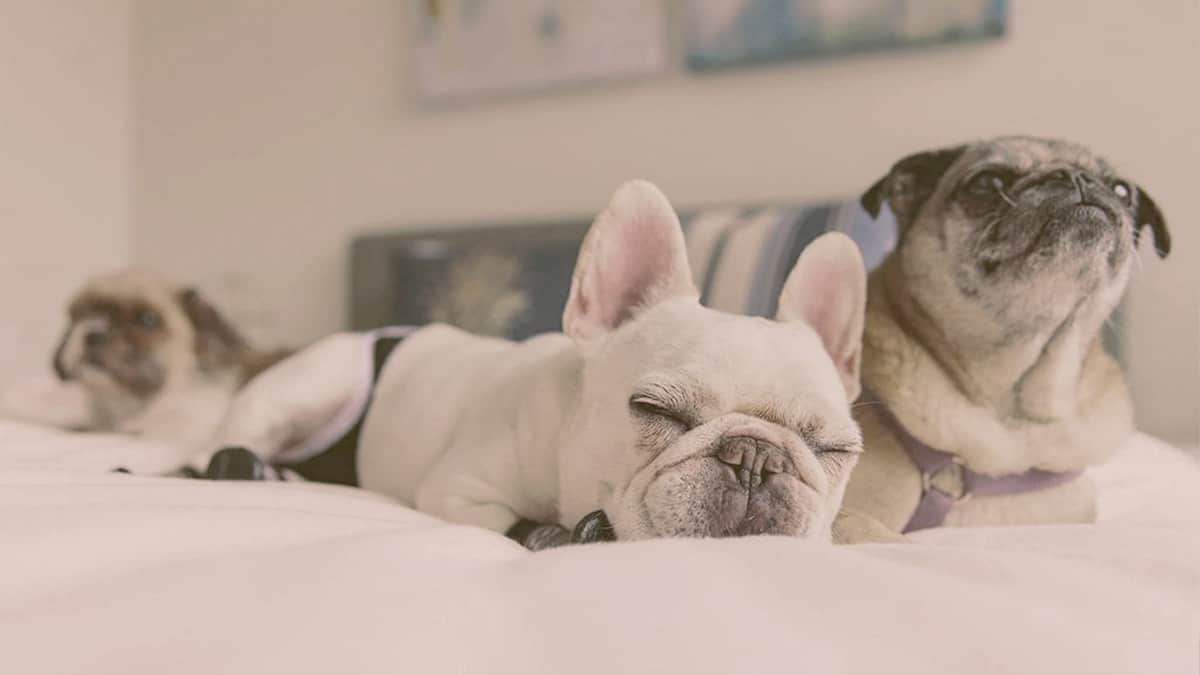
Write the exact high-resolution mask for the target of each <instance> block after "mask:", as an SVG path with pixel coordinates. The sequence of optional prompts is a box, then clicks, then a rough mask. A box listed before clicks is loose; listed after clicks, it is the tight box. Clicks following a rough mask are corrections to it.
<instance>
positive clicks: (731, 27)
mask: <svg viewBox="0 0 1200 675" xmlns="http://www.w3.org/2000/svg"><path fill="white" fill-rule="evenodd" d="M685 2H686V5H685V10H684V20H685V21H686V29H685V36H686V39H685V41H686V45H687V60H688V66H689V67H690V68H691V69H693V70H715V69H721V68H729V67H734V66H742V65H748V64H756V63H769V62H776V61H783V60H791V59H802V58H814V57H828V56H835V55H839V54H848V53H857V52H868V51H879V50H888V49H904V48H910V47H918V46H926V45H941V44H949V43H955V42H964V41H973V40H986V39H994V38H997V37H1000V36H1002V35H1004V32H1005V30H1006V27H1007V22H1008V21H1007V20H1008V2H1007V0H685Z"/></svg>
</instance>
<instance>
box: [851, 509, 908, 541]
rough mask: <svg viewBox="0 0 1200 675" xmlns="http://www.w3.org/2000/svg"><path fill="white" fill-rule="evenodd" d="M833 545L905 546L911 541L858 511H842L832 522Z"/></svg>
mask: <svg viewBox="0 0 1200 675" xmlns="http://www.w3.org/2000/svg"><path fill="white" fill-rule="evenodd" d="M833 543H835V544H907V543H912V540H911V539H909V538H908V537H905V536H904V535H903V534H900V533H899V532H896V531H894V530H892V529H891V528H889V527H888V526H887V525H884V524H883V523H881V522H879V521H878V520H876V519H875V518H872V517H871V516H869V515H867V514H865V513H862V512H860V511H850V510H847V509H842V510H841V511H839V512H838V514H837V518H835V519H834V521H833Z"/></svg>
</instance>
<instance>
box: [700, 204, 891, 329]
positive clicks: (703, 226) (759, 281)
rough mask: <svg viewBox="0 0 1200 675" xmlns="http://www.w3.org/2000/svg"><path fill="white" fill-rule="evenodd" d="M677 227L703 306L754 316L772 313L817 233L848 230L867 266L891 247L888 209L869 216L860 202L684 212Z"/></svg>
mask: <svg viewBox="0 0 1200 675" xmlns="http://www.w3.org/2000/svg"><path fill="white" fill-rule="evenodd" d="M682 222H683V231H684V237H685V238H686V239H687V245H688V257H689V259H690V261H691V264H692V274H693V276H694V278H695V281H696V287H697V288H699V289H700V293H701V296H700V297H701V301H702V302H703V303H704V304H705V305H707V306H709V307H712V308H714V309H720V310H722V311H726V312H736V313H739V314H749V315H752V316H773V315H774V314H775V310H776V304H777V303H778V300H779V292H780V291H781V290H782V289H783V283H784V281H785V280H786V279H787V275H788V273H789V272H790V271H791V270H792V266H793V265H795V264H796V259H797V258H798V257H799V256H800V252H801V251H803V250H804V247H805V246H807V245H808V244H809V243H810V242H811V241H812V240H814V239H816V238H817V237H818V236H820V235H822V234H824V233H826V232H844V233H846V234H847V235H849V236H850V237H851V238H852V239H854V241H855V242H857V243H858V246H859V248H860V249H861V250H862V253H863V259H864V260H865V261H866V264H867V268H868V269H871V268H874V267H875V266H876V265H878V264H879V263H880V262H881V261H882V260H883V258H884V256H886V255H887V254H888V252H889V251H891V250H892V248H893V247H894V246H895V244H896V221H895V219H894V218H893V217H892V215H891V212H889V211H887V210H886V209H885V210H884V212H883V213H882V214H880V216H879V218H878V219H872V218H871V216H870V215H869V214H868V213H867V212H866V211H865V210H863V208H862V206H860V205H859V203H858V202H857V201H835V202H826V203H822V204H814V205H811V206H803V207H758V208H741V209H738V208H718V209H707V210H703V211H696V212H692V213H688V214H685V215H684V216H683V218H682Z"/></svg>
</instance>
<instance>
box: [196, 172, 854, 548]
mask: <svg viewBox="0 0 1200 675" xmlns="http://www.w3.org/2000/svg"><path fill="white" fill-rule="evenodd" d="M865 295H866V281H865V271H864V267H863V262H862V258H861V256H860V254H859V252H858V249H857V247H856V246H855V244H854V243H853V242H852V241H851V240H850V239H849V238H847V237H846V236H844V235H841V234H826V235H824V236H823V237H821V238H819V239H817V240H816V241H815V242H813V243H812V244H811V245H810V246H809V247H808V248H807V249H806V250H805V251H804V253H803V255H802V256H801V258H800V259H799V261H798V262H797V263H796V266H795V268H794V269H793V270H792V272H791V274H790V276H789V277H788V279H787V282H786V285H785V287H784V289H783V292H782V295H781V297H780V302H779V313H778V317H777V318H778V320H777V321H771V320H768V319H762V318H752V317H744V316H735V315H730V314H724V313H721V312H718V311H715V310H711V309H707V308H704V307H702V306H701V305H700V303H699V301H698V293H697V291H696V289H695V287H694V285H693V282H692V275H691V272H690V270H689V268H688V262H687V256H686V252H685V247H684V239H683V233H682V231H681V229H680V226H679V221H678V219H677V218H676V215H675V212H674V210H673V209H672V208H671V205H670V204H669V203H668V202H667V199H666V197H664V196H663V195H662V193H661V192H659V190H658V189H657V188H656V187H654V186H653V185H651V184H650V183H647V182H644V181H633V182H630V183H627V184H625V185H623V186H622V187H621V188H620V189H619V190H618V191H617V193H616V195H615V196H614V197H613V199H612V202H611V203H610V204H609V206H608V208H607V209H606V210H605V211H604V212H603V213H601V214H600V216H599V217H598V218H597V219H596V221H595V222H594V224H593V225H592V228H591V230H590V231H589V232H588V235H587V237H586V239H585V240H584V242H583V246H582V249H581V251H580V255H579V260H578V263H577V265H576V268H575V272H574V277H573V280H572V283H571V290H570V297H569V299H568V302H567V306H566V310H565V312H564V314H563V327H564V329H565V332H566V335H562V334H552V335H543V336H538V337H535V338H532V339H529V340H527V341H524V342H520V343H514V342H510V341H506V340H499V339H494V338H483V337H478V336H475V335H471V334H468V333H465V332H463V331H460V330H458V329H455V328H451V327H448V326H445V325H432V326H429V327H425V328H421V329H416V330H412V331H410V332H400V331H389V330H385V331H382V332H376V333H371V334H340V335H335V336H332V337H329V338H327V339H325V340H323V341H321V342H318V343H316V344H314V345H313V346H312V347H310V348H309V349H307V350H305V351H302V352H300V353H299V354H297V355H296V356H294V357H292V358H291V359H288V360H286V361H284V362H282V363H280V364H278V365H276V366H275V367H274V368H272V369H270V370H268V371H266V372H265V373H263V374H262V375H261V376H260V377H259V378H257V379H256V380H254V381H253V382H251V383H250V384H249V386H248V387H247V388H246V389H245V390H244V391H243V392H242V393H241V394H240V395H239V397H238V398H237V399H236V400H235V401H234V403H233V405H232V407H231V410H230V414H229V416H228V418H227V419H226V422H225V424H224V428H223V430H222V432H221V433H220V434H219V437H218V439H217V440H218V441H219V443H218V445H217V447H221V446H222V445H224V446H240V447H241V448H248V449H250V450H252V451H253V452H254V453H255V454H256V455H257V456H258V457H260V458H262V459H266V460H268V461H270V462H272V463H273V464H275V465H276V466H284V467H290V468H293V469H295V470H296V471H297V472H299V473H301V474H302V475H305V476H306V477H308V478H311V479H316V480H330V481H336V482H343V483H351V484H359V485H361V486H362V487H365V488H367V489H370V490H374V491H378V492H382V493H385V494H387V495H390V496H392V497H395V498H396V499H398V500H400V501H402V502H404V503H406V504H410V505H413V506H415V507H416V508H418V509H420V510H422V511H425V512H428V513H430V514H433V515H436V516H439V517H441V518H444V519H446V520H449V521H452V522H456V523H464V524H470V525H477V526H482V527H485V528H489V529H492V530H495V531H497V532H507V533H509V534H510V536H513V537H514V538H515V539H518V540H519V541H521V542H522V543H524V544H525V545H527V546H529V547H530V548H543V547H546V546H551V545H557V544H561V543H565V542H567V541H568V540H569V539H570V537H569V533H568V529H567V528H570V527H572V526H573V525H575V524H576V523H577V522H579V521H580V520H581V519H582V518H584V517H585V515H587V514H592V513H595V512H597V511H602V512H603V514H606V515H607V518H608V520H609V521H611V523H604V525H603V526H604V527H608V528H611V530H612V533H613V534H614V535H615V538H617V539H622V540H625V539H643V538H648V537H659V536H695V537H722V536H738V535H750V534H779V535H792V536H799V537H808V538H815V539H823V540H829V539H830V536H831V534H830V528H831V524H832V522H833V519H834V516H835V515H836V514H837V511H838V508H839V506H840V504H841V501H842V493H843V491H844V489H845V486H846V483H847V480H848V477H849V475H850V471H851V469H852V468H853V467H854V464H855V462H856V461H857V459H858V455H859V453H860V452H861V450H862V441H861V436H860V432H859V429H858V427H857V425H856V424H855V422H854V420H853V418H852V416H851V414H850V402H851V401H853V400H854V399H855V397H857V395H858V393H859V382H858V379H859V360H860V352H861V338H862V331H863V321H864V319H863V312H864V305H865V301H866V298H865ZM339 439H340V441H339ZM331 447H332V448H333V449H330V448H331ZM202 459H207V458H202ZM214 463H216V459H215V458H214ZM211 469H212V467H211V465H210V473H211ZM218 473H219V472H218ZM218 477H219V476H218Z"/></svg>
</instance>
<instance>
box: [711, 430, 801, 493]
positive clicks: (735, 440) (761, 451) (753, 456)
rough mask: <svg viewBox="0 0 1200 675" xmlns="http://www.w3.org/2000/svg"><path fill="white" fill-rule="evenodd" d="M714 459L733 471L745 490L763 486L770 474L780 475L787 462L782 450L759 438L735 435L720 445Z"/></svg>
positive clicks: (785, 454) (785, 453)
mask: <svg viewBox="0 0 1200 675" xmlns="http://www.w3.org/2000/svg"><path fill="white" fill-rule="evenodd" d="M717 459H718V460H720V461H721V463H723V464H726V465H728V466H729V467H731V468H732V469H733V474H734V476H736V477H737V481H738V483H739V484H740V485H741V486H742V487H743V488H744V489H746V490H749V489H751V488H754V487H758V486H759V485H762V482H763V481H764V480H766V479H767V478H770V477H771V475H772V474H777V473H783V471H784V469H785V468H787V464H788V462H789V460H788V456H787V452H786V451H784V450H783V448H780V447H777V446H775V445H772V444H770V443H768V442H766V441H764V440H761V439H758V438H750V437H749V436H734V437H732V438H726V439H724V440H723V441H722V442H721V447H720V449H718V450H717Z"/></svg>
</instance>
